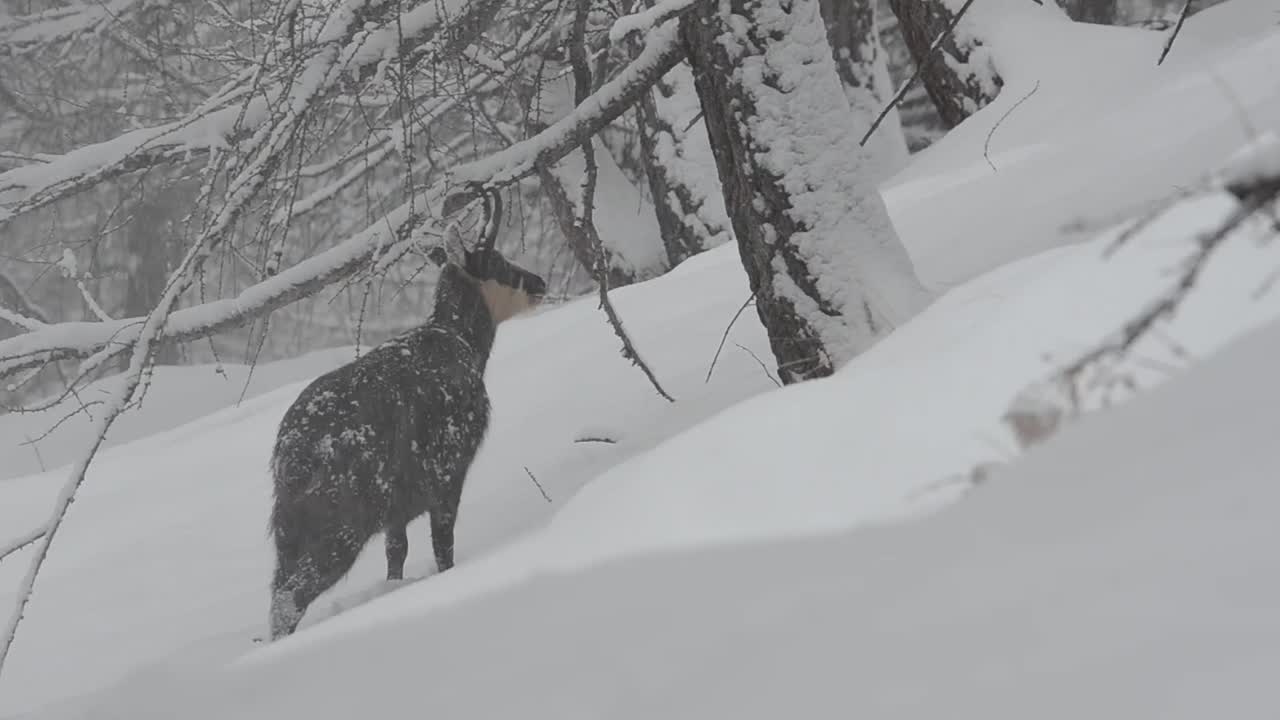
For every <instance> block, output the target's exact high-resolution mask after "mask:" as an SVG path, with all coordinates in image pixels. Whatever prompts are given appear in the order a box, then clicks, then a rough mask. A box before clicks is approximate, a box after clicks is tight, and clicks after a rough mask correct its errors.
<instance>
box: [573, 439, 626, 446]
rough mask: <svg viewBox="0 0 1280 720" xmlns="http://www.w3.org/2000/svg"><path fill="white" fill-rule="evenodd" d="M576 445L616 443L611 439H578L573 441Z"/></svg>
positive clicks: (616, 442)
mask: <svg viewBox="0 0 1280 720" xmlns="http://www.w3.org/2000/svg"><path fill="white" fill-rule="evenodd" d="M574 442H576V443H604V444H606V445H617V444H618V441H617V440H614V439H613V438H611V437H580V438H577V439H575V440H574Z"/></svg>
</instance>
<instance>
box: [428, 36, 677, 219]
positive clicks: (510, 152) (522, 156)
mask: <svg viewBox="0 0 1280 720" xmlns="http://www.w3.org/2000/svg"><path fill="white" fill-rule="evenodd" d="M683 57H684V49H683V48H682V47H681V45H680V43H679V41H678V39H677V37H676V22H675V21H669V22H667V23H666V24H664V25H663V26H662V27H659V28H657V29H655V30H654V31H653V32H651V33H649V34H648V35H647V36H646V37H645V46H644V49H643V50H641V51H640V53H639V54H638V55H637V56H636V59H635V60H633V61H631V63H630V64H629V65H627V67H625V68H623V70H622V72H620V73H618V75H617V76H616V77H614V78H613V79H612V80H610V81H609V82H607V83H605V84H604V85H602V86H601V87H600V89H599V90H597V91H596V92H594V93H592V94H591V95H590V96H589V97H588V98H587V99H586V100H584V101H583V102H582V103H581V104H579V105H578V106H577V107H575V108H574V109H573V110H572V111H571V112H569V113H568V114H567V115H565V116H564V117H562V118H560V119H559V120H558V121H556V122H555V123H554V124H552V125H550V126H549V127H547V128H546V129H545V130H543V131H542V132H540V133H538V134H537V135H535V136H533V137H531V138H529V139H528V140H524V141H522V142H519V143H516V144H514V145H512V146H511V147H508V148H507V149H505V150H502V151H500V152H497V153H495V154H493V155H490V156H489V157H486V158H483V159H481V160H477V161H475V162H471V163H468V164H466V165H463V166H462V167H459V168H455V169H454V170H453V171H452V172H451V173H450V175H451V178H452V181H453V182H454V183H456V184H460V185H466V186H470V189H468V190H466V191H463V192H461V193H459V194H457V195H454V196H451V197H450V198H449V199H448V200H447V201H446V203H445V213H446V214H450V213H451V211H452V210H454V209H456V208H458V207H461V206H462V205H464V204H466V203H467V202H470V201H471V200H473V199H475V198H476V197H479V191H480V189H482V188H484V187H497V186H502V185H509V184H511V183H514V182H517V181H519V180H521V179H522V178H525V177H528V176H529V175H532V174H533V173H535V172H537V168H538V166H544V167H549V166H550V165H552V164H554V163H555V162H556V161H558V160H559V159H560V158H562V157H564V156H565V155H567V154H569V152H570V151H572V150H573V149H574V148H575V147H577V146H578V145H580V144H581V143H582V141H583V140H584V139H585V138H587V137H590V136H591V135H595V134H596V133H598V132H599V131H600V130H601V129H602V128H604V127H605V126H606V125H608V124H609V123H611V122H613V121H614V120H616V119H617V118H618V116H620V115H621V114H622V113H623V112H625V111H626V110H627V109H628V108H630V107H632V106H633V105H635V103H636V102H638V101H639V99H640V96H641V95H643V94H644V93H645V92H647V91H648V89H649V88H650V87H652V86H653V84H654V83H656V82H657V81H658V80H659V79H661V78H662V76H663V75H666V74H667V73H668V72H670V71H671V69H672V68H674V67H675V66H676V65H678V64H679V63H680V60H681V59H682V58H683Z"/></svg>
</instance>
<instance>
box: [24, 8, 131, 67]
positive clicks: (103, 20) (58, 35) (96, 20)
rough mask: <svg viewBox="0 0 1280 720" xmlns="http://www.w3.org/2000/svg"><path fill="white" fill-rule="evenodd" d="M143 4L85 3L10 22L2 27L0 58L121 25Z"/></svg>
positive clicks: (33, 14) (25, 16)
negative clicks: (117, 23) (110, 26)
mask: <svg viewBox="0 0 1280 720" xmlns="http://www.w3.org/2000/svg"><path fill="white" fill-rule="evenodd" d="M140 4H141V2H140V0H109V1H106V2H104V1H102V0H99V1H98V2H83V3H75V4H72V5H67V6H64V7H58V8H52V9H50V10H45V11H44V12H38V13H32V14H31V15H20V16H18V17H14V18H9V20H8V22H7V23H6V24H5V25H3V26H0V56H4V55H20V54H22V53H25V52H29V51H31V50H33V49H35V48H39V47H42V46H46V45H49V44H51V43H56V42H62V41H64V40H72V39H74V38H75V37H76V36H78V35H80V34H82V33H85V32H94V31H96V30H98V29H100V28H102V27H103V26H105V25H107V24H109V23H114V22H118V21H119V20H120V19H121V18H123V17H125V16H126V15H127V14H128V13H130V12H131V11H132V10H134V9H135V8H136V6H138V5H140Z"/></svg>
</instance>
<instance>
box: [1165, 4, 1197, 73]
mask: <svg viewBox="0 0 1280 720" xmlns="http://www.w3.org/2000/svg"><path fill="white" fill-rule="evenodd" d="M1190 11H1191V0H1185V2H1183V3H1182V12H1180V13H1178V23H1177V24H1176V25H1174V26H1173V32H1171V33H1169V39H1168V40H1165V42H1164V49H1163V50H1161V51H1160V59H1159V60H1157V61H1156V66H1159V65H1160V64H1161V63H1163V62H1164V59H1165V58H1166V57H1167V56H1168V55H1169V51H1170V50H1172V49H1173V41H1174V40H1176V39H1178V33H1179V32H1181V31H1182V24H1183V23H1185V22H1186V21H1187V15H1188V14H1189V13H1190Z"/></svg>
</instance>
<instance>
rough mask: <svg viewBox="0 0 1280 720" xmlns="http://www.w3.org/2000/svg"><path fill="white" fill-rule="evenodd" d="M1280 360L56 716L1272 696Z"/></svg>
mask: <svg viewBox="0 0 1280 720" xmlns="http://www.w3.org/2000/svg"><path fill="white" fill-rule="evenodd" d="M1277 360H1280V326H1276V325H1272V326H1270V327H1269V328H1268V329H1267V330H1266V331H1264V332H1261V333H1259V334H1258V335H1257V336H1254V337H1250V338H1247V339H1245V340H1243V341H1241V342H1239V343H1237V344H1236V345H1234V346H1233V347H1231V348H1230V349H1228V350H1227V351H1226V352H1224V353H1223V354H1222V355H1221V356H1219V357H1215V358H1212V359H1210V360H1208V361H1207V362H1206V363H1204V364H1203V365H1202V366H1200V367H1198V368H1196V369H1194V370H1192V371H1190V372H1189V373H1188V374H1186V375H1184V376H1182V377H1180V378H1178V379H1176V380H1174V381H1172V382H1171V383H1170V384H1169V385H1167V386H1166V387H1164V388H1162V389H1161V390H1160V391H1157V392H1156V393H1153V394H1152V395H1149V396H1147V397H1144V398H1141V399H1140V400H1138V401H1136V402H1134V403H1132V404H1130V405H1128V406H1126V407H1123V408H1120V409H1118V410H1116V411H1113V412H1109V413H1105V414H1101V415H1097V416H1093V417H1090V418H1089V419H1087V420H1086V421H1085V422H1083V423H1081V424H1080V425H1079V426H1077V427H1073V428H1070V429H1069V430H1067V431H1066V432H1064V433H1062V434H1061V435H1059V436H1057V437H1055V438H1054V439H1053V440H1052V441H1051V442H1050V443H1048V444H1047V445H1045V446H1043V447H1041V448H1038V449H1037V450H1035V451H1033V452H1031V453H1030V454H1029V455H1028V456H1027V457H1025V458H1024V459H1023V460H1022V461H1020V462H1019V463H1018V464H1016V465H1015V466H1013V467H1011V468H1009V469H1007V470H1006V471H1004V472H1001V473H999V474H998V475H997V476H995V477H994V478H993V479H992V481H991V482H990V483H989V484H988V485H986V486H984V487H982V488H980V489H979V490H978V491H976V492H973V493H971V494H970V495H968V496H966V497H965V499H964V500H963V501H962V502H960V503H958V504H957V505H955V506H954V507H951V508H949V509H947V510H945V511H943V512H941V513H938V514H936V515H933V516H931V517H928V518H927V519H923V520H919V521H916V522H911V523H907V524H902V525H899V526H896V527H887V528H875V529H863V530H860V531H853V532H837V533H831V534H824V535H818V536H815V537H808V538H794V537H792V538H778V539H775V540H774V541H771V542H768V543H758V544H753V545H747V546H735V547H728V548H719V549H711V548H699V549H690V550H686V551H684V552H680V553H671V554H663V555H649V556H645V557H640V558H633V559H628V560H623V561H619V562H614V563H610V564H607V565H602V566H599V567H596V568H593V569H590V570H587V571H584V572H577V573H551V574H546V575H543V576H541V577H538V578H537V579H534V580H531V581H529V582H526V583H522V584H520V585H518V586H516V587H513V588H511V589H510V590H509V591H507V592H504V593H498V594H491V595H489V596H487V597H484V598H479V599H476V600H475V601H473V602H471V603H469V604H466V605H461V606H457V607H455V608H452V609H449V610H446V611H437V612H416V613H413V614H404V615H401V616H399V617H398V618H397V621H396V622H387V623H383V624H381V625H377V626H373V627H368V628H365V629H363V631H362V632H360V633H350V634H347V635H344V636H342V637H336V638H329V639H328V641H327V642H325V643H323V644H322V645H318V646H312V647H308V648H306V650H307V651H306V652H293V653H291V654H288V655H287V656H284V657H277V658H273V660H274V661H273V662H263V663H255V664H252V665H248V666H241V667H237V668H232V669H230V670H229V671H227V672H225V673H221V674H218V675H215V676H214V677H213V678H205V679H203V681H202V682H200V683H198V684H195V685H193V684H192V681H193V679H194V676H192V675H187V674H185V671H189V670H191V669H192V668H189V667H188V668H183V667H171V668H167V669H166V671H164V672H161V673H157V674H154V675H151V676H149V677H146V678H139V679H138V682H137V685H136V686H135V688H133V689H134V690H135V691H134V692H118V693H116V694H115V695H113V696H112V697H110V698H107V699H105V700H104V699H97V700H95V701H94V702H93V704H91V705H90V704H85V705H83V706H81V707H76V706H75V705H70V706H65V707H64V708H62V711H61V712H56V711H55V712H51V713H46V714H44V715H42V717H43V718H46V719H47V720H54V719H55V718H63V719H66V720H70V719H71V718H79V717H94V718H107V719H110V718H122V719H123V718H130V719H132V720H138V719H143V718H167V717H175V716H177V715H181V716H182V717H187V718H193V720H194V719H197V718H206V717H207V718H225V717H235V718H241V719H243V720H253V719H255V718H277V717H309V718H315V719H316V720H324V719H326V718H335V719H336V718H349V717H352V716H354V715H363V714H370V715H390V714H400V713H404V712H406V711H408V710H410V709H415V708H420V709H423V710H427V709H429V711H430V712H431V713H432V714H438V715H440V716H442V717H450V718H492V717H511V716H516V715H518V716H520V717H527V718H557V719H559V718H594V717H617V718H633V717H634V718H642V717H643V718H648V717H655V716H660V717H676V718H684V717H688V718H704V717H735V718H744V719H749V718H776V717H779V716H792V715H795V716H801V717H845V716H847V715H849V714H851V713H852V714H857V715H866V716H869V717H877V718H903V719H906V718H936V717H996V718H1016V717H1037V718H1046V719H1054V718H1063V719H1064V720H1065V719H1067V718H1079V717H1091V716H1112V715H1115V716H1122V717H1126V718H1156V717H1159V718H1169V719H1176V718H1187V719H1188V720H1191V719H1193V718H1203V717H1210V716H1218V715H1220V714H1221V715H1225V716H1230V717H1270V716H1271V715H1273V714H1274V713H1275V712H1276V711H1277V710H1280V705H1277V701H1276V698H1275V695H1274V693H1273V692H1272V690H1273V682H1272V680H1273V674H1274V668H1275V667H1276V665H1277V664H1278V663H1280V616H1278V615H1277V614H1276V613H1275V608H1276V607H1277V605H1278V604H1280V583H1277V581H1276V578H1277V571H1280V564H1278V562H1277V556H1276V555H1275V553H1274V552H1271V551H1270V549H1271V548H1274V547H1275V546H1276V545H1277V543H1278V542H1280V526H1278V525H1277V524H1276V523H1275V522H1274V517H1273V515H1272V513H1271V512H1270V508H1273V507H1275V505H1276V503H1278V502H1280V488H1278V487H1277V485H1276V483H1275V482H1274V481H1273V477H1272V473H1271V472H1270V471H1269V469H1270V468H1274V467H1275V465H1276V464H1277V463H1278V462H1280V450H1278V449H1277V447H1276V444H1275V443H1274V442H1273V441H1272V435H1273V432H1272V429H1273V428H1274V427H1275V424H1276V422H1277V421H1280V410H1278V409H1277V408H1280V386H1277V385H1276V383H1274V382H1271V377H1272V375H1273V370H1274V366H1275V363H1276V362H1277ZM1206 418H1212V419H1213V422H1205V419H1206ZM723 500H724V501H726V502H728V501H732V496H729V497H726V498H723ZM402 592H403V591H402ZM295 649H297V648H295ZM372 668H376V670H375V671H371V669H372ZM1188 678H1194V679H1195V681H1194V682H1188V681H1187V679H1188ZM129 689H130V688H125V690H129Z"/></svg>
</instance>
